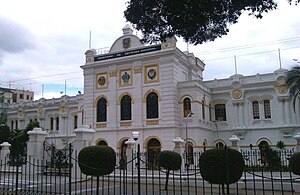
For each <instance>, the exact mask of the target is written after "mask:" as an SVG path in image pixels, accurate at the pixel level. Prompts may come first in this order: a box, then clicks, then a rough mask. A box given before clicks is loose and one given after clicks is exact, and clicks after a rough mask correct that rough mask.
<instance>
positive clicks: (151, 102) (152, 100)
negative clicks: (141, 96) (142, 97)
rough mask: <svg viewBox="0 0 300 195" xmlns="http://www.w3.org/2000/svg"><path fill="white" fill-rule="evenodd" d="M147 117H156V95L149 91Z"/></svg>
mask: <svg viewBox="0 0 300 195" xmlns="http://www.w3.org/2000/svg"><path fill="white" fill-rule="evenodd" d="M146 104H147V119H151V118H158V96H157V94H156V93H154V92H151V93H149V94H148V96H147V103H146Z"/></svg>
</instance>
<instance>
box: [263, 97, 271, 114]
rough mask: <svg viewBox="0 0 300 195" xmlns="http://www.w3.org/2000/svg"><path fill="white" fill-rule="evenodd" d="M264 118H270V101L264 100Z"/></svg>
mask: <svg viewBox="0 0 300 195" xmlns="http://www.w3.org/2000/svg"><path fill="white" fill-rule="evenodd" d="M264 112H265V118H271V107H270V100H264Z"/></svg>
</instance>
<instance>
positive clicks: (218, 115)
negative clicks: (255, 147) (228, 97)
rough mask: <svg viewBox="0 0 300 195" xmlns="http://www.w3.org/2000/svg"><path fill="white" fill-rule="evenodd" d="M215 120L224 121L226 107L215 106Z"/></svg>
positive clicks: (221, 105) (223, 105)
mask: <svg viewBox="0 0 300 195" xmlns="http://www.w3.org/2000/svg"><path fill="white" fill-rule="evenodd" d="M215 120H216V121H226V106H225V104H216V105H215Z"/></svg>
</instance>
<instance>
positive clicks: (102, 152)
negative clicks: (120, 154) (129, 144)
mask: <svg viewBox="0 0 300 195" xmlns="http://www.w3.org/2000/svg"><path fill="white" fill-rule="evenodd" d="M78 162H79V167H80V170H81V172H82V173H84V174H86V175H93V176H102V175H106V174H110V173H112V172H113V171H114V170H115V166H116V153H115V151H114V150H113V149H112V148H111V147H108V146H89V147H86V148H83V149H82V150H80V152H79V154H78Z"/></svg>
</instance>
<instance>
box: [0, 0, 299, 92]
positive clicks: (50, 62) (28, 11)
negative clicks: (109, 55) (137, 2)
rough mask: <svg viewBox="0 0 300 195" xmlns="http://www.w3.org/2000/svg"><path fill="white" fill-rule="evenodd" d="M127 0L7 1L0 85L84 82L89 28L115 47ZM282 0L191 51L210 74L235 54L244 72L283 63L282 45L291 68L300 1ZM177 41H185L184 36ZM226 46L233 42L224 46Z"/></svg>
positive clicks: (222, 71) (229, 70)
mask: <svg viewBox="0 0 300 195" xmlns="http://www.w3.org/2000/svg"><path fill="white" fill-rule="evenodd" d="M126 1H127V0H111V1H99V0H87V1H71V0H64V1H59V0H51V1H50V0H45V1H38V0H27V1H18V0H10V1H4V2H2V3H1V6H0V13H1V14H0V66H1V68H2V71H1V72H0V86H1V87H8V85H9V84H11V86H12V87H18V88H24V89H30V90H35V93H36V95H37V97H38V98H39V97H41V85H42V84H43V83H44V84H49V85H50V84H56V85H57V84H58V85H64V83H65V81H66V82H67V84H68V86H70V87H79V88H80V87H82V86H83V76H82V70H81V69H80V65H82V64H83V63H84V57H85V56H84V52H85V51H86V50H87V49H88V39H89V31H90V30H91V31H92V47H93V48H102V47H110V46H111V45H112V44H113V42H114V41H115V39H117V38H118V37H119V36H121V35H122V28H123V27H124V26H125V25H126V21H125V19H124V17H123V11H124V10H125V8H126V5H125V3H126ZM280 2H281V3H280V5H279V10H277V11H272V12H269V13H268V14H265V15H264V18H263V19H261V20H258V19H254V18H253V17H251V16H247V15H246V14H244V15H243V16H242V17H241V18H240V20H239V23H238V24H235V25H232V26H231V28H230V32H229V34H228V35H226V36H224V37H222V38H219V39H217V40H216V41H214V42H210V43H206V44H203V45H199V46H192V45H189V47H188V48H189V51H190V52H193V53H194V54H195V55H196V56H197V57H199V58H200V59H203V60H204V62H205V63H206V68H205V71H204V79H205V80H208V79H213V78H225V77H229V76H231V75H232V74H234V72H235V70H234V57H233V56H234V55H236V59H237V60H236V61H237V67H238V73H239V74H243V75H249V74H256V73H268V72H273V71H274V70H276V69H277V68H279V61H278V48H280V49H281V50H280V51H281V57H282V67H283V68H290V67H291V66H292V65H293V64H294V62H293V60H292V59H293V58H300V55H299V53H300V48H299V47H300V20H299V18H300V6H290V5H288V4H287V2H286V1H285V0H281V1H280ZM16 5H18V6H16ZM280 40H281V41H280ZM263 43H264V44H263ZM177 46H178V47H179V48H180V49H181V50H186V49H187V45H186V44H185V43H184V42H182V41H181V40H180V39H179V41H178V44H177ZM237 46H244V47H246V46H248V48H247V49H241V48H237ZM223 48H231V49H227V50H230V51H226V52H225V51H224V49H223ZM255 53H256V54H255ZM61 73H64V75H63V76H62V75H61ZM55 75H56V76H55ZM59 91H60V90H56V89H51V90H50V91H45V94H44V97H47V98H52V97H59V96H60V94H59Z"/></svg>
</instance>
